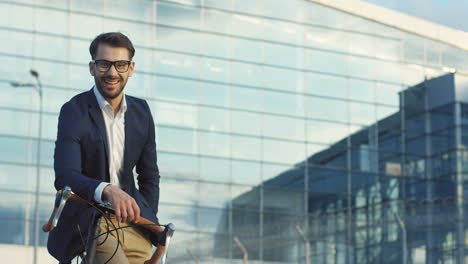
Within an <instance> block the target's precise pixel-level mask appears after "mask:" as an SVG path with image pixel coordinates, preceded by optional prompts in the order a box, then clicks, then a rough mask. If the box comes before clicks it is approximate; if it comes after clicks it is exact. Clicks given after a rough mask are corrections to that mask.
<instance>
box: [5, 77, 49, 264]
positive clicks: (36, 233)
mask: <svg viewBox="0 0 468 264" xmlns="http://www.w3.org/2000/svg"><path fill="white" fill-rule="evenodd" d="M30 73H31V75H32V76H33V77H34V78H35V79H36V82H37V85H35V84H32V83H20V82H11V83H10V85H11V86H13V87H32V88H34V90H35V91H36V92H37V94H38V95H39V118H38V119H39V121H38V122H39V124H38V130H39V131H38V135H37V137H38V138H37V152H36V161H37V163H36V192H35V194H34V249H33V263H35V264H36V263H37V262H38V254H37V248H38V246H39V191H40V182H41V180H40V178H41V167H40V164H41V139H42V112H43V100H42V84H41V81H40V80H39V73H38V72H37V71H35V70H30Z"/></svg>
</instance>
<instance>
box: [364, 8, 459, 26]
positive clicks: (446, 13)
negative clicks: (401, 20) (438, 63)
mask: <svg viewBox="0 0 468 264" xmlns="http://www.w3.org/2000/svg"><path fill="white" fill-rule="evenodd" d="M366 1H367V2H370V3H373V4H377V5H379V6H382V7H386V8H390V9H394V10H397V11H399V12H402V13H405V14H408V15H412V16H415V17H419V18H422V19H424V20H428V21H431V22H433V23H437V24H441V25H444V26H448V27H451V28H455V29H459V30H463V31H466V32H468V16H467V14H468V0H366Z"/></svg>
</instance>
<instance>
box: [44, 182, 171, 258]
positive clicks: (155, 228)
mask: <svg viewBox="0 0 468 264" xmlns="http://www.w3.org/2000/svg"><path fill="white" fill-rule="evenodd" d="M68 200H73V201H77V202H80V203H86V204H88V203H89V202H88V201H86V200H84V199H82V198H81V197H79V196H78V195H76V194H75V193H73V192H72V190H71V188H70V187H69V186H65V187H64V188H63V191H62V190H59V191H58V192H57V194H56V196H55V206H54V210H53V211H52V214H51V216H50V218H49V221H47V223H46V224H44V225H43V226H42V231H44V232H46V233H47V232H50V231H52V230H53V229H54V228H55V227H56V226H57V223H58V220H59V218H60V215H61V214H62V211H63V208H64V207H65V204H66V203H67V201H68ZM96 206H97V207H98V208H100V209H103V210H105V211H109V212H110V213H111V214H115V212H114V209H112V207H111V206H110V205H105V204H97V205H96ZM136 225H139V226H141V227H143V228H145V229H147V230H148V231H150V232H152V233H153V234H155V235H157V236H158V237H160V236H163V237H165V239H164V240H163V241H165V243H163V244H159V243H158V245H157V249H156V251H155V252H154V253H153V255H152V256H151V258H150V259H149V260H147V261H145V263H144V264H157V263H158V261H159V260H160V259H161V264H165V263H166V258H167V252H168V248H169V243H170V241H171V238H172V236H173V235H174V232H175V227H174V225H173V224H172V223H170V224H168V225H166V227H165V229H162V228H161V227H160V226H159V225H157V224H155V223H153V222H152V221H151V220H148V219H146V218H144V217H142V216H140V220H139V221H138V223H136Z"/></svg>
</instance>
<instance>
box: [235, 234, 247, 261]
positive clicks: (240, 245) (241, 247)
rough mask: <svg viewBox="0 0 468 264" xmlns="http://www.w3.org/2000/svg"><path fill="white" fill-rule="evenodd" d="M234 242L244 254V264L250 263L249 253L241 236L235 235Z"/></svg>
mask: <svg viewBox="0 0 468 264" xmlns="http://www.w3.org/2000/svg"><path fill="white" fill-rule="evenodd" d="M234 242H235V243H236V245H237V246H238V247H239V248H240V250H241V251H242V253H243V254H244V264H248V263H249V253H248V252H247V249H245V247H244V245H243V244H242V242H241V241H240V240H239V238H238V237H237V236H235V237H234Z"/></svg>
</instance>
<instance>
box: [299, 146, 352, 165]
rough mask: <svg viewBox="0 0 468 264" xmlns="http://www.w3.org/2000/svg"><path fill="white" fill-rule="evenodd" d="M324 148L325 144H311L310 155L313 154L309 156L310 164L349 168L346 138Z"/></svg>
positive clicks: (309, 147)
mask: <svg viewBox="0 0 468 264" xmlns="http://www.w3.org/2000/svg"><path fill="white" fill-rule="evenodd" d="M324 148H325V147H324V146H320V145H312V144H309V145H308V155H312V154H313V155H312V156H310V157H308V160H307V162H308V163H309V164H312V165H317V166H326V167H334V168H343V169H346V168H347V166H348V162H347V159H348V157H347V148H346V140H343V141H340V142H339V143H338V144H336V145H334V146H332V147H330V148H326V149H324ZM319 151H320V152H319Z"/></svg>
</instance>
